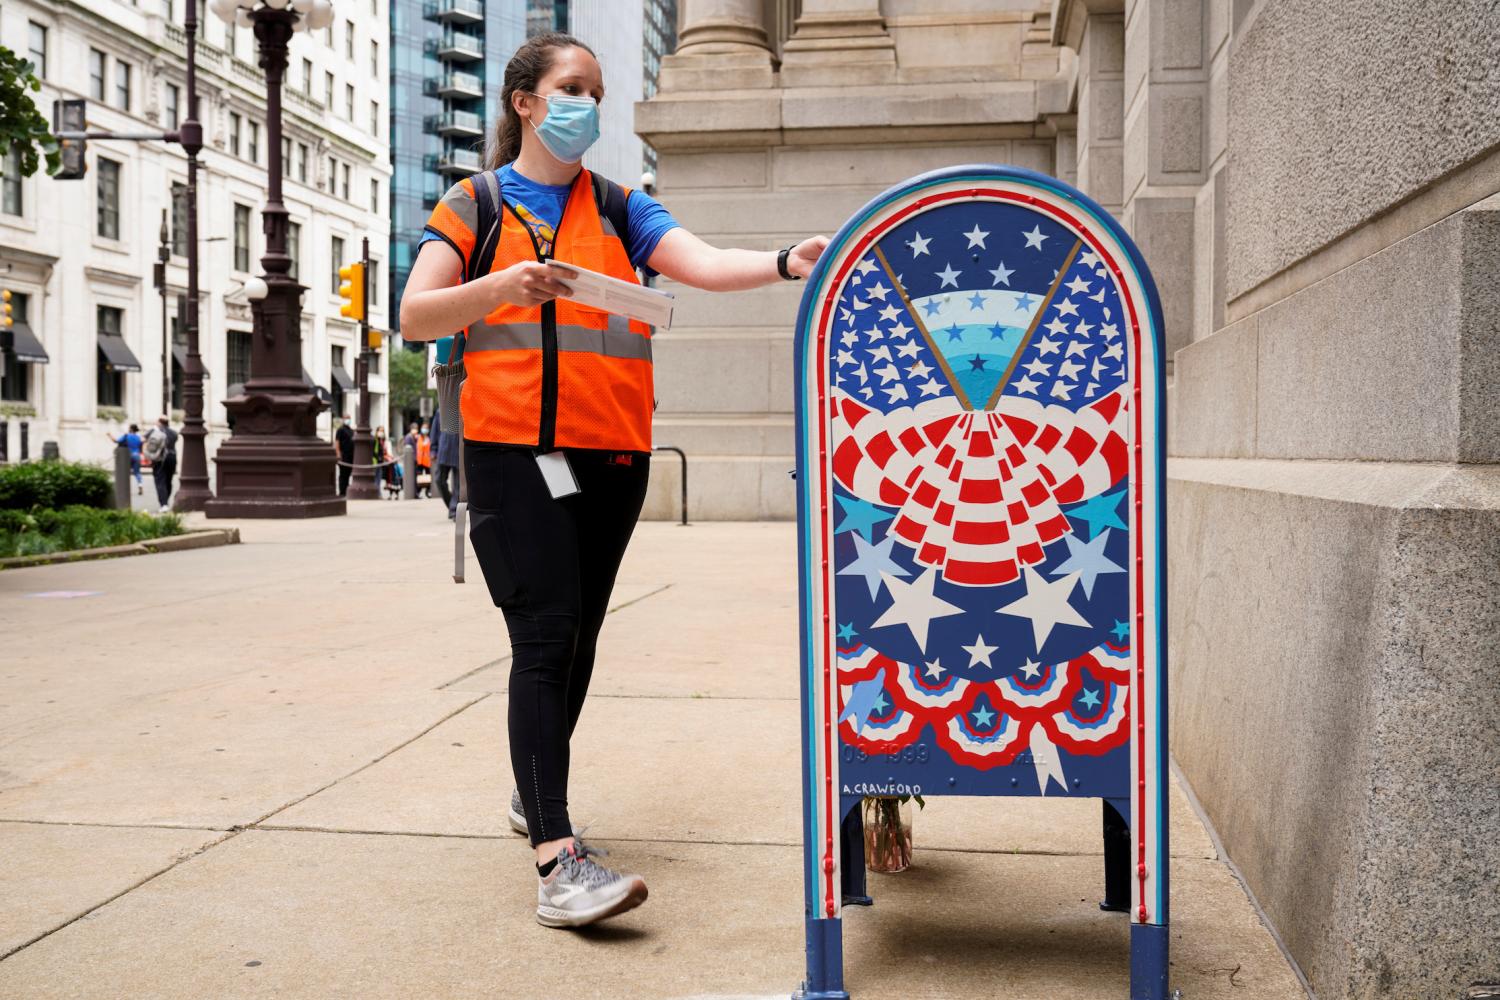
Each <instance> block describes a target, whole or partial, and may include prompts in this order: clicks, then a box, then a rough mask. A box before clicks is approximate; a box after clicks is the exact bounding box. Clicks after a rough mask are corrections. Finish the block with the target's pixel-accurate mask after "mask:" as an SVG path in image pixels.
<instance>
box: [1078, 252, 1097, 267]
mask: <svg viewBox="0 0 1500 1000" xmlns="http://www.w3.org/2000/svg"><path fill="white" fill-rule="evenodd" d="M1078 263H1080V264H1082V265H1083V266H1084V267H1097V266H1098V265H1099V255H1098V254H1096V253H1094V251H1092V250H1085V251H1084V252H1083V253H1082V254H1080V255H1079V257H1078Z"/></svg>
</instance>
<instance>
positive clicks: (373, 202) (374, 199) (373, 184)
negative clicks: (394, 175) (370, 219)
mask: <svg viewBox="0 0 1500 1000" xmlns="http://www.w3.org/2000/svg"><path fill="white" fill-rule="evenodd" d="M370 212H371V213H372V214H374V215H379V214H380V178H379V177H371V178H370Z"/></svg>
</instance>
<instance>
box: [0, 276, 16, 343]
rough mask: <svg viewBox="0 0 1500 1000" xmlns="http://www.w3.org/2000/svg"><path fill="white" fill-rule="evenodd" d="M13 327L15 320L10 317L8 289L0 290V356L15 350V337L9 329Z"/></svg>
mask: <svg viewBox="0 0 1500 1000" xmlns="http://www.w3.org/2000/svg"><path fill="white" fill-rule="evenodd" d="M15 325H16V321H15V318H14V317H13V316H11V304H10V289H9V288H4V289H0V354H3V353H7V352H9V351H12V350H14V349H15V339H16V335H15V334H14V333H12V332H11V329H10V328H11V327H13V326H15Z"/></svg>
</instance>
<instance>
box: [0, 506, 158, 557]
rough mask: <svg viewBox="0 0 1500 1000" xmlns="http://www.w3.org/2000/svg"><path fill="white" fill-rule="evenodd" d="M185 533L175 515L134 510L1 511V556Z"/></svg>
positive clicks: (88, 546) (75, 507) (69, 549)
mask: <svg viewBox="0 0 1500 1000" xmlns="http://www.w3.org/2000/svg"><path fill="white" fill-rule="evenodd" d="M182 532H183V525H182V518H181V517H179V516H178V515H176V514H163V515H161V516H160V517H158V516H155V515H152V514H143V513H140V512H139V511H133V510H98V509H96V508H94V507H80V506H73V507H64V508H63V509H62V510H46V509H42V508H38V509H36V510H31V511H21V510H0V558H6V557H9V556H33V555H45V554H48V553H52V552H72V551H74V550H76V549H97V548H103V547H104V546H106V545H128V544H130V543H131V542H139V541H144V540H145V539H148V538H165V537H166V536H168V535H180V534H182Z"/></svg>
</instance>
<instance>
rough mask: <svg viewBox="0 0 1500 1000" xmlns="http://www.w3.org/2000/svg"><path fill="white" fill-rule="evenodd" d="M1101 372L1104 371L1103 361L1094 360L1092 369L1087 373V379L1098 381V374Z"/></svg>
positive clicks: (1099, 359)
mask: <svg viewBox="0 0 1500 1000" xmlns="http://www.w3.org/2000/svg"><path fill="white" fill-rule="evenodd" d="M1103 370H1104V361H1103V359H1101V358H1095V359H1094V367H1093V369H1092V370H1091V371H1090V372H1089V378H1091V379H1093V380H1094V381H1095V382H1097V381H1099V373H1100V372H1102V371H1103Z"/></svg>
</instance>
